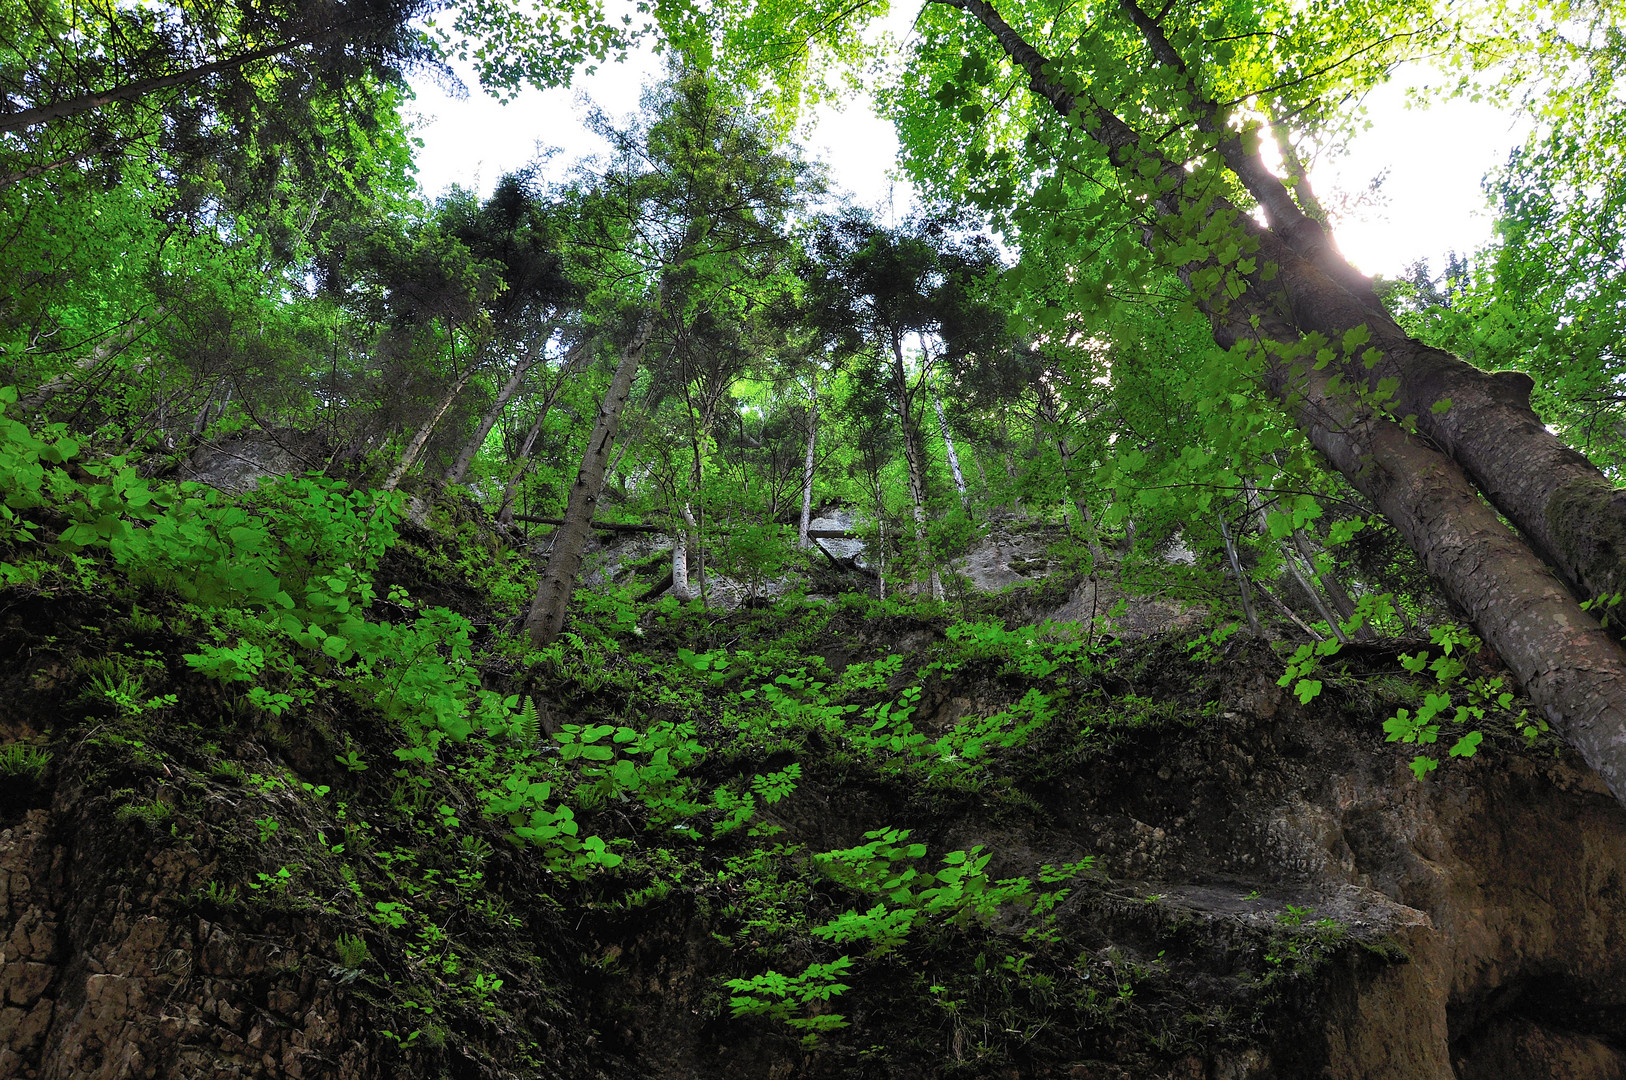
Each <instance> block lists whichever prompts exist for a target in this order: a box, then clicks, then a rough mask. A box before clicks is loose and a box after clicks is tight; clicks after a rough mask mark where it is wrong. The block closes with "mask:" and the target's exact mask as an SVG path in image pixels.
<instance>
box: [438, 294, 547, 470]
mask: <svg viewBox="0 0 1626 1080" xmlns="http://www.w3.org/2000/svg"><path fill="white" fill-rule="evenodd" d="M554 329H555V327H552V326H549V327H547V328H546V329H545V331H544V332H543V333H541V334H539V335H538V336H537V338H536V340H535V341H533V342H532V343H531V346H530V348H528V349H526V350H525V355H524V356H522V357H521V358H520V361H519V363H517V364H515V365H514V370H513V372H512V373H511V374H510V375H509V376H508V381H507V382H505V383H503V385H502V388H501V389H500V390H498V391H497V396H496V397H495V398H493V399H492V401H491V407H490V408H488V409H486V411H485V415H484V416H482V417H480V422H479V423H478V424H476V425H475V428H474V434H472V435H471V436H469V440H468V442H466V443H464V444H463V449H462V450H460V451H458V454H457V460H456V461H454V462H452V467H451V468H449V469H447V470H446V475H445V476H444V477H443V478H442V479H441V483H442V484H443V485H447V486H450V485H452V484H461V483H462V482H463V477H464V476H465V475H466V474H467V473H468V471H469V466H470V465H472V464H474V458H475V456H476V455H477V454H479V453H480V448H481V447H483V446H484V445H485V444H486V439H487V438H488V437H489V436H490V435H491V429H492V428H494V427H496V426H497V420H498V418H499V417H501V416H502V414H503V410H504V409H506V408H508V403H509V402H510V401H512V400H513V399H514V395H515V394H517V393H519V388H520V385H521V384H522V383H524V382H525V376H527V375H529V374H530V373H531V368H532V367H534V366H535V364H536V361H537V359H538V358H539V357H541V356H542V355H543V352H544V350H545V349H546V348H547V345H548V341H549V339H551V338H552V337H553V331H554Z"/></svg>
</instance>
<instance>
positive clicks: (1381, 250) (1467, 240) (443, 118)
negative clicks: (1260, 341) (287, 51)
mask: <svg viewBox="0 0 1626 1080" xmlns="http://www.w3.org/2000/svg"><path fill="white" fill-rule="evenodd" d="M899 7H900V9H905V8H906V7H907V6H906V5H899ZM895 25H896V28H897V29H898V30H906V28H907V18H905V19H903V20H902V22H901V24H895ZM659 74H660V64H659V59H658V58H657V57H654V56H652V55H650V54H648V53H647V52H646V53H640V54H635V55H634V56H633V57H632V58H631V59H629V61H628V62H627V63H626V64H622V65H613V64H612V65H606V66H605V67H603V68H601V69H600V70H599V71H598V72H597V73H595V74H593V75H591V76H586V77H582V78H578V79H577V82H576V86H575V87H574V88H573V89H570V90H550V91H546V92H539V91H535V90H532V91H527V92H525V93H523V94H521V95H520V96H519V98H518V99H517V100H516V101H514V102H513V103H511V104H509V105H502V104H499V103H498V102H497V101H495V100H494V99H492V98H489V97H486V96H485V95H483V94H482V93H480V92H479V90H478V89H477V88H475V86H474V82H473V80H472V79H467V80H466V81H467V82H469V84H470V86H471V90H470V93H469V96H468V97H467V98H466V99H463V100H457V99H453V98H450V97H448V96H447V95H446V94H444V93H442V92H441V91H440V90H439V89H438V88H437V87H435V86H433V85H430V84H425V83H418V84H417V85H416V89H417V94H418V97H417V101H416V103H415V106H414V107H413V110H412V111H413V112H415V113H416V114H417V115H418V116H419V118H420V126H419V128H418V132H417V134H418V137H419V138H421V139H422V140H423V143H424V145H423V147H422V149H420V150H419V151H418V155H417V162H418V178H419V182H420V184H421V185H422V187H423V189H424V191H425V192H427V193H429V194H431V195H434V194H438V193H439V192H440V191H442V190H443V189H444V188H445V187H446V186H448V185H450V184H454V183H456V184H461V185H463V186H465V187H474V188H477V189H479V190H480V191H481V192H489V191H490V190H491V186H492V184H493V183H494V182H495V181H496V179H497V178H498V177H499V176H501V175H502V174H503V173H505V172H508V171H510V170H512V169H515V168H518V167H520V166H522V165H525V164H526V163H527V162H529V161H531V160H533V159H534V158H535V157H536V155H537V153H538V150H539V148H541V147H546V146H554V147H558V148H560V150H561V153H559V154H558V155H557V156H556V157H555V158H554V159H553V164H552V166H551V168H550V170H549V171H550V173H551V174H552V175H554V176H556V177H557V176H562V175H563V174H564V172H565V170H566V169H567V167H568V164H569V163H570V162H572V161H575V160H577V159H579V158H581V157H583V156H586V155H590V154H592V153H595V152H597V151H600V150H602V149H603V146H602V143H600V142H599V140H598V139H597V138H596V136H593V135H592V134H590V133H589V132H588V131H587V130H586V129H585V127H583V125H582V119H583V117H584V116H585V115H586V110H587V104H586V100H585V99H591V100H592V101H593V102H596V103H597V104H598V105H599V106H600V107H601V108H603V109H604V110H605V111H606V112H607V113H609V114H610V115H611V116H612V117H622V116H625V115H627V114H629V113H632V112H635V111H636V110H637V107H638V98H639V94H640V93H641V91H642V88H643V86H644V84H645V83H646V82H648V81H651V80H653V79H654V78H656V77H658V75H659ZM1424 74H1426V73H1423V74H1419V75H1415V76H1413V77H1412V78H1413V80H1414V81H1415V80H1416V79H1420V78H1422V77H1423V75H1424ZM1367 108H1368V111H1369V114H1370V119H1371V127H1370V128H1369V129H1368V130H1367V131H1366V132H1364V133H1363V134H1361V135H1359V136H1357V137H1356V138H1355V139H1354V141H1353V142H1352V143H1351V145H1350V147H1349V152H1348V154H1347V155H1345V156H1343V157H1341V158H1339V159H1337V160H1336V161H1332V162H1321V163H1317V165H1316V166H1315V167H1314V168H1313V169H1312V173H1311V179H1312V182H1313V183H1314V185H1315V186H1316V188H1317V191H1318V192H1319V193H1320V194H1321V196H1322V197H1323V199H1324V200H1325V201H1327V202H1328V203H1329V204H1336V203H1337V202H1338V193H1339V192H1340V191H1342V192H1348V193H1355V192H1359V191H1360V190H1362V189H1364V188H1366V186H1367V185H1368V183H1369V181H1370V180H1371V179H1372V177H1374V176H1375V175H1378V174H1379V173H1384V172H1385V171H1386V173H1387V175H1386V178H1385V180H1384V182H1383V184H1382V186H1381V189H1380V190H1381V193H1382V198H1381V200H1380V202H1379V204H1378V205H1376V206H1366V207H1363V208H1361V209H1360V210H1358V211H1357V212H1356V213H1355V214H1354V215H1353V216H1352V217H1347V218H1345V219H1344V220H1341V221H1340V222H1339V223H1338V227H1337V229H1336V234H1337V238H1338V242H1339V244H1340V246H1341V247H1342V248H1343V251H1344V253H1345V255H1347V256H1348V257H1349V258H1350V260H1351V261H1352V262H1354V263H1355V264H1356V265H1357V266H1358V267H1360V269H1361V270H1363V271H1365V272H1366V273H1369V274H1373V273H1381V274H1385V275H1390V276H1394V275H1398V274H1400V273H1401V272H1402V271H1403V270H1404V269H1405V267H1406V266H1407V265H1408V264H1410V263H1411V262H1413V261H1415V260H1417V259H1420V258H1426V259H1428V260H1429V261H1430V264H1431V266H1432V267H1433V269H1434V271H1435V272H1436V273H1438V272H1439V271H1440V270H1441V269H1443V267H1444V261H1445V254H1446V252H1448V251H1457V252H1462V253H1467V252H1470V251H1472V250H1474V249H1475V248H1477V247H1478V246H1480V245H1481V244H1483V243H1484V242H1485V241H1486V240H1487V239H1489V237H1490V234H1491V217H1490V212H1489V210H1488V208H1487V206H1486V203H1485V198H1484V195H1483V194H1482V192H1481V190H1480V180H1481V178H1482V177H1483V176H1484V174H1485V172H1486V170H1488V169H1490V168H1492V167H1493V166H1495V165H1498V164H1500V163H1501V162H1503V161H1505V160H1506V159H1507V155H1508V152H1509V150H1511V149H1512V148H1513V147H1514V146H1515V145H1516V144H1518V143H1519V142H1521V141H1522V140H1523V138H1524V135H1525V133H1526V131H1527V130H1528V128H1527V127H1526V126H1524V125H1522V124H1515V123H1514V121H1513V120H1512V118H1511V117H1510V115H1509V114H1507V113H1505V112H1503V111H1500V110H1498V109H1496V108H1493V107H1492V106H1489V105H1486V104H1483V103H1479V104H1475V103H1471V102H1468V101H1465V100H1464V101H1452V102H1448V103H1446V104H1443V105H1436V106H1434V107H1432V108H1430V109H1426V110H1423V109H1409V108H1407V107H1406V104H1405V90H1404V86H1403V84H1401V83H1395V84H1390V85H1388V86H1384V87H1381V88H1379V89H1378V90H1376V91H1374V92H1373V93H1372V94H1371V95H1370V97H1369V98H1368V100H1367ZM804 145H805V147H806V150H807V152H808V154H809V156H811V157H815V158H818V159H820V160H823V161H824V162H826V163H827V164H828V165H829V168H830V178H831V181H832V184H833V185H834V186H836V187H838V188H842V189H845V190H846V191H849V192H851V193H852V194H853V195H854V197H855V198H856V199H857V201H858V202H859V203H861V204H863V205H866V206H869V207H871V208H874V209H876V210H878V211H880V212H882V214H883V215H886V213H887V210H888V207H889V205H890V206H892V207H894V208H895V209H896V212H897V213H898V214H899V215H900V216H901V215H902V213H904V212H905V211H906V210H907V208H908V206H909V204H910V202H911V201H912V191H911V189H910V188H909V187H908V186H907V185H906V184H904V183H902V182H900V183H898V184H897V187H896V190H894V187H893V181H892V179H891V177H890V176H889V173H890V172H891V170H892V168H893V163H894V161H895V159H896V157H897V139H896V137H895V135H894V134H893V131H892V128H891V125H890V124H888V123H886V122H884V121H882V120H880V119H879V118H877V117H876V116H875V114H874V112H873V111H872V109H871V108H870V105H869V103H868V102H867V101H854V102H852V103H850V104H849V105H848V106H847V107H846V109H845V111H843V112H836V111H835V110H833V109H828V108H825V109H821V110H820V112H819V113H818V115H817V123H816V125H815V126H814V128H813V130H812V132H811V134H810V135H809V136H808V138H807V139H806V141H805V144H804Z"/></svg>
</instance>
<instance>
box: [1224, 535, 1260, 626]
mask: <svg viewBox="0 0 1626 1080" xmlns="http://www.w3.org/2000/svg"><path fill="white" fill-rule="evenodd" d="M1219 527H1220V536H1221V537H1222V538H1223V539H1224V540H1225V558H1226V560H1227V561H1228V562H1229V563H1230V564H1231V573H1232V574H1234V575H1236V588H1237V595H1238V596H1240V597H1241V598H1242V617H1243V618H1244V619H1246V620H1248V629H1249V630H1252V631H1253V632H1254V633H1255V634H1257V633H1259V614H1258V612H1256V611H1254V609H1253V590H1252V589H1250V588H1249V587H1248V575H1247V572H1246V571H1244V570H1243V569H1242V557H1241V556H1240V555H1238V554H1237V550H1236V541H1235V540H1233V539H1232V538H1231V529H1230V526H1228V525H1226V524H1225V515H1224V514H1223V513H1221V514H1220V515H1219Z"/></svg>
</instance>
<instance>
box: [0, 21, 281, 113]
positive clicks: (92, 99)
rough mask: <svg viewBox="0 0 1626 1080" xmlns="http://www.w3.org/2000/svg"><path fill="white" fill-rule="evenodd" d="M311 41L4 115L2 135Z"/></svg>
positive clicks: (270, 47) (266, 48)
mask: <svg viewBox="0 0 1626 1080" xmlns="http://www.w3.org/2000/svg"><path fill="white" fill-rule="evenodd" d="M311 40H312V37H311V36H309V35H306V36H302V37H297V38H292V39H290V40H288V41H283V42H279V43H277V44H275V45H267V46H264V47H263V48H259V49H250V50H249V51H248V52H246V53H239V54H238V55H236V56H230V57H227V58H225V59H224V60H216V61H213V62H212V63H208V64H200V65H198V66H197V67H194V68H188V69H187V70H185V71H177V72H174V73H173V74H170V75H155V76H153V77H152V78H150V79H137V80H136V81H135V82H132V83H126V84H124V85H123V86H117V87H114V88H113V89H111V90H102V91H99V92H96V93H90V94H80V95H79V96H78V97H75V98H69V99H67V100H66V101H58V102H53V103H52V104H50V105H40V106H37V107H36V108H32V109H23V110H20V111H18V112H14V113H7V114H6V115H4V116H0V133H4V132H11V131H21V130H23V129H24V128H30V127H36V126H38V125H40V124H49V123H51V122H52V121H54V120H66V119H68V118H69V117H73V116H80V115H83V114H84V113H87V112H94V111H95V110H97V109H99V108H101V107H102V106H103V105H113V104H116V103H118V102H121V101H134V100H136V99H137V98H141V97H145V96H146V95H148V94H151V93H154V92H155V91H158V90H167V89H169V88H170V87H172V86H184V85H186V84H187V83H194V82H198V81H200V80H202V79H206V78H208V77H209V76H210V75H215V74H218V73H219V72H222V71H231V70H232V69H234V68H240V67H242V66H243V65H244V64H251V63H253V62H254V61H256V60H267V59H269V58H271V57H273V56H280V55H281V54H283V53H285V52H289V51H291V50H293V49H297V48H299V47H300V46H301V45H306V44H309V43H310V41H311Z"/></svg>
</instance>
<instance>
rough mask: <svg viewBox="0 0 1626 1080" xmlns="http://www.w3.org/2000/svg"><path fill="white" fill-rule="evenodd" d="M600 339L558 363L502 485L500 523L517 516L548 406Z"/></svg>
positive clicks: (588, 342)
mask: <svg viewBox="0 0 1626 1080" xmlns="http://www.w3.org/2000/svg"><path fill="white" fill-rule="evenodd" d="M596 341H597V339H596V338H588V339H586V340H585V341H583V342H581V344H579V345H577V346H576V347H575V348H574V349H571V350H570V352H569V353H567V354H566V355H565V360H564V363H562V364H560V365H559V374H558V376H557V377H556V378H555V379H554V380H553V385H552V386H550V387H548V395H547V397H545V398H543V399H542V407H541V408H539V409H538V410H537V412H536V419H535V420H533V421H532V422H531V429H530V430H529V431H527V432H526V433H525V441H524V442H523V443H521V444H520V448H519V453H518V454H516V455H515V456H514V469H513V472H511V473H510V474H509V476H508V483H506V484H504V485H503V489H502V505H501V506H500V507H498V509H497V524H499V525H508V524H511V523H512V522H513V520H514V499H515V498H516V497H517V496H518V495H519V485H520V482H521V481H523V480H524V479H525V473H526V471H527V470H528V469H529V468H530V462H531V451H532V450H533V449H535V447H536V440H537V439H538V438H540V437H541V435H542V424H543V423H544V422H545V421H546V420H547V418H548V410H549V409H551V408H552V407H553V402H554V400H555V399H556V398H557V397H558V396H559V391H560V390H562V389H564V385H565V380H566V379H568V378H569V377H570V374H571V373H572V372H573V371H574V370H575V369H576V368H577V366H579V364H580V363H581V361H582V358H583V357H585V356H587V355H588V353H589V351H590V347H591V346H592V345H593V344H594V343H595V342H596Z"/></svg>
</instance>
